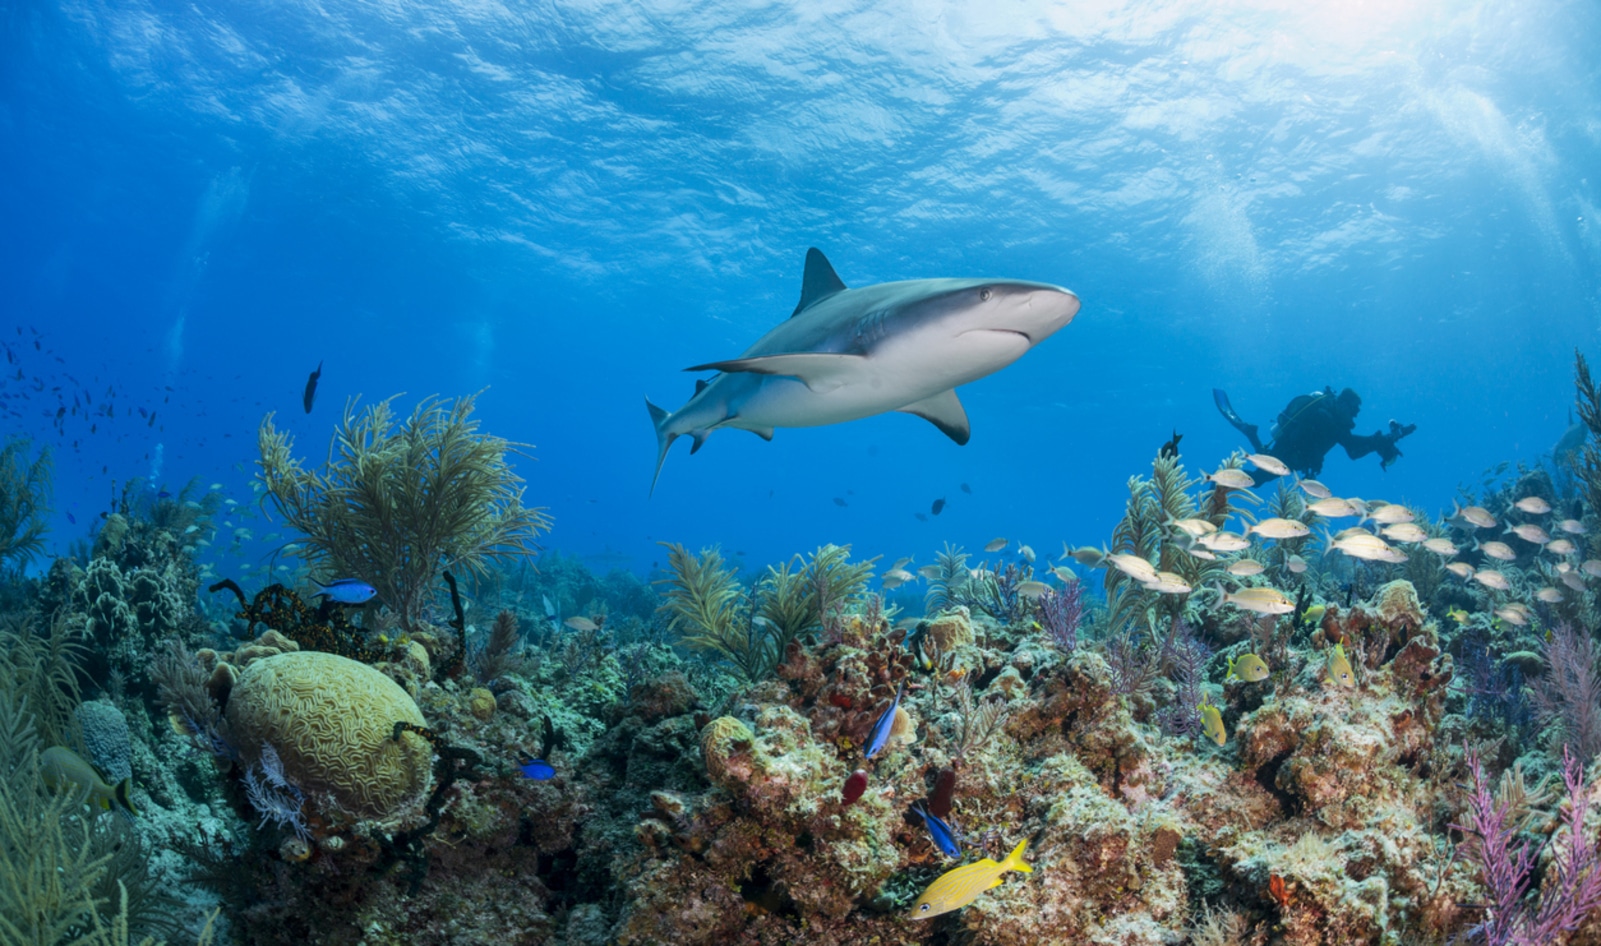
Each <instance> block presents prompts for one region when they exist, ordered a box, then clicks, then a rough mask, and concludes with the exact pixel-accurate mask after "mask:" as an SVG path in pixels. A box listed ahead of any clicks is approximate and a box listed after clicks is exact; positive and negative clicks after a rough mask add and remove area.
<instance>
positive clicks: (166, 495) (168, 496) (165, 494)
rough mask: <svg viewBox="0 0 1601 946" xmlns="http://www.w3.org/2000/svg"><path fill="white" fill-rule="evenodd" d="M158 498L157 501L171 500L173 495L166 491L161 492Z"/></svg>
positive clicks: (157, 495)
mask: <svg viewBox="0 0 1601 946" xmlns="http://www.w3.org/2000/svg"><path fill="white" fill-rule="evenodd" d="M156 498H157V499H171V498H172V494H171V493H169V492H167V491H166V490H162V491H161V492H159V493H157V494H156Z"/></svg>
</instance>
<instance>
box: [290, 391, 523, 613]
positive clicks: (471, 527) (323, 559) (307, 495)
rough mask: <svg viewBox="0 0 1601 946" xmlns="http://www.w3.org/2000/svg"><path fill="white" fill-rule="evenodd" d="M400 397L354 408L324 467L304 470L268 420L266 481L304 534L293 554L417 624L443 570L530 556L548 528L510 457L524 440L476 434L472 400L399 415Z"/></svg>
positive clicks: (431, 402) (475, 569) (425, 405)
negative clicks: (355, 584)
mask: <svg viewBox="0 0 1601 946" xmlns="http://www.w3.org/2000/svg"><path fill="white" fill-rule="evenodd" d="M393 401H394V398H389V399H387V400H384V401H380V402H378V403H377V404H374V405H372V406H371V407H369V408H367V409H366V410H365V411H363V412H361V413H359V414H357V413H356V412H355V405H354V404H353V403H352V404H350V405H347V406H346V408H345V416H344V420H343V422H342V423H341V425H340V428H339V430H338V431H337V432H336V433H335V435H334V438H333V443H332V444H331V445H330V449H329V460H328V463H327V464H326V465H325V466H324V467H323V468H322V469H321V470H317V471H313V470H307V469H306V468H305V467H303V466H302V465H301V464H300V462H299V461H298V460H296V459H294V441H293V439H292V438H291V437H290V436H289V435H288V434H287V433H283V432H281V431H279V430H278V429H277V428H276V427H274V426H273V422H272V418H273V415H271V414H268V415H267V417H266V418H265V419H264V420H262V422H261V429H260V431H259V434H258V441H259V446H260V449H261V460H260V466H261V474H260V475H261V482H262V484H263V485H264V486H265V488H266V495H267V498H268V499H269V500H270V501H271V503H272V505H273V507H274V508H275V509H277V511H278V512H279V514H281V515H282V516H283V517H284V518H285V519H286V520H287V521H288V523H289V525H290V526H291V527H293V528H294V529H296V530H297V531H298V532H300V533H301V535H302V537H303V544H302V546H301V548H300V550H299V551H298V552H297V553H296V554H299V555H301V556H302V557H304V558H305V559H306V560H307V561H308V562H309V563H310V564H312V565H313V566H316V567H319V568H323V569H325V570H327V571H328V572H329V573H331V574H334V575H337V576H338V577H353V578H359V579H361V580H362V581H365V582H367V583H368V584H370V585H372V586H373V587H374V588H377V589H378V594H379V597H380V599H381V600H382V601H383V602H384V603H385V604H386V605H388V606H389V607H390V608H391V609H392V610H393V611H394V612H395V614H396V615H397V616H398V617H399V620H400V622H401V624H402V625H404V626H405V627H406V628H408V629H415V628H416V627H417V626H418V625H419V623H420V622H421V621H422V616H423V614H422V612H423V606H424V604H425V603H426V602H427V600H428V597H429V596H430V595H431V594H433V591H434V588H435V579H436V577H437V576H438V574H439V573H440V572H441V571H443V570H445V569H446V568H454V569H458V570H463V571H467V572H471V573H482V572H483V571H485V569H486V568H487V566H488V564H489V563H490V562H491V561H492V560H493V559H496V558H499V557H505V556H511V555H517V554H526V553H528V552H530V551H532V550H533V548H534V537H535V536H536V535H538V534H539V533H540V532H542V531H544V530H546V529H548V528H549V527H550V520H549V518H548V517H547V516H546V515H545V513H544V510H542V509H537V508H528V507H525V506H524V505H523V503H522V497H523V491H522V485H521V484H522V480H521V479H520V478H519V477H518V476H517V475H516V474H515V473H513V472H512V470H511V467H510V465H509V464H508V462H507V456H508V454H510V453H513V452H515V451H516V450H517V449H518V448H519V447H520V445H518V444H513V443H510V442H508V441H505V440H502V439H500V438H499V437H494V436H491V435H488V434H481V433H479V432H478V422H477V421H475V420H473V419H472V417H471V415H472V411H473V406H474V398H472V397H470V396H468V397H461V398H457V399H456V400H454V401H440V400H437V399H427V400H424V401H423V402H422V403H420V404H418V405H417V407H416V408H415V409H413V411H412V413H411V416H410V417H409V418H407V419H406V420H404V421H401V420H399V419H398V418H397V416H396V415H395V413H394V409H393V406H392V404H393Z"/></svg>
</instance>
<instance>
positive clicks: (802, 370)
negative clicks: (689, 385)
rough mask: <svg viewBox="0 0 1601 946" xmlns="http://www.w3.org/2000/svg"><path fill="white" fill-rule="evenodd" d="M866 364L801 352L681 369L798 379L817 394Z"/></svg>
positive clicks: (831, 354) (854, 359)
mask: <svg viewBox="0 0 1601 946" xmlns="http://www.w3.org/2000/svg"><path fill="white" fill-rule="evenodd" d="M866 361H867V356H866V355H842V354H839V353H837V352H818V351H801V352H790V353H789V354H784V355H757V356H756V357H754V358H734V359H731V360H729V361H714V362H711V363H710V364H705V365H696V366H695V367H693V368H685V369H684V370H685V371H723V372H727V373H734V372H739V371H745V372H749V373H751V374H775V375H790V376H791V377H795V378H799V379H800V380H801V381H802V382H803V383H804V384H805V385H806V386H807V387H808V388H811V389H812V390H813V391H815V392H817V393H819V394H821V393H824V392H826V391H832V390H834V389H835V388H837V387H839V386H840V385H842V384H844V383H845V380H846V378H847V377H849V376H850V375H851V374H853V373H855V372H857V371H859V370H860V369H861V367H862V365H863V364H864V363H865V362H866Z"/></svg>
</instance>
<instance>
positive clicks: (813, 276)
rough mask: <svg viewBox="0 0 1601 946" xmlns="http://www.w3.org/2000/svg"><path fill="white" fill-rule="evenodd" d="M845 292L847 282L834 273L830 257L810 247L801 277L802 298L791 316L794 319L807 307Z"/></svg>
mask: <svg viewBox="0 0 1601 946" xmlns="http://www.w3.org/2000/svg"><path fill="white" fill-rule="evenodd" d="M844 291H845V281H844V280H842V279H840V278H839V274H838V273H835V272H834V267H833V266H831V265H829V262H828V257H826V256H824V255H823V251H822V250H820V249H818V248H817V247H815V246H814V247H810V248H809V249H807V251H806V271H805V273H803V274H802V275H801V297H800V302H799V303H798V304H796V306H795V311H794V312H791V313H790V314H789V317H790V318H792V319H793V318H794V317H795V316H797V315H800V314H801V311H802V310H803V309H805V308H806V307H807V306H810V305H813V304H815V303H818V302H821V301H823V300H824V299H827V298H828V297H829V296H831V295H833V294H834V293H836V292H844Z"/></svg>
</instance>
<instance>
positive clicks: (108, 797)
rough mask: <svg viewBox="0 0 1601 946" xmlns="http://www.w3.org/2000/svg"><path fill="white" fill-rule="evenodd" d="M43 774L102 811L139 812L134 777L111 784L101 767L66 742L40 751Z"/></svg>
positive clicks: (47, 781)
mask: <svg viewBox="0 0 1601 946" xmlns="http://www.w3.org/2000/svg"><path fill="white" fill-rule="evenodd" d="M39 777H40V778H41V779H43V780H44V783H45V784H46V785H48V786H50V787H51V788H53V789H55V790H56V791H70V792H73V793H74V794H76V795H77V796H78V797H79V798H82V799H84V800H85V801H87V802H89V803H90V804H92V805H95V806H97V807H98V808H99V809H100V810H101V811H107V810H109V809H111V808H121V809H123V810H124V811H126V812H127V813H128V814H130V815H137V814H138V813H139V811H138V810H137V809H136V808H134V807H133V799H132V798H130V797H129V794H128V793H129V792H130V791H131V790H132V788H133V781H132V780H131V779H123V780H122V781H121V782H118V783H117V784H116V785H108V784H107V783H106V780H105V778H104V777H102V776H101V774H100V770H99V769H97V768H95V767H94V766H92V765H90V764H89V762H88V760H86V759H84V757H83V756H81V755H78V754H77V753H76V752H73V751H72V750H71V749H68V748H66V747H65V746H51V747H50V748H48V749H46V750H45V751H44V752H42V753H40V754H39Z"/></svg>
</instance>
